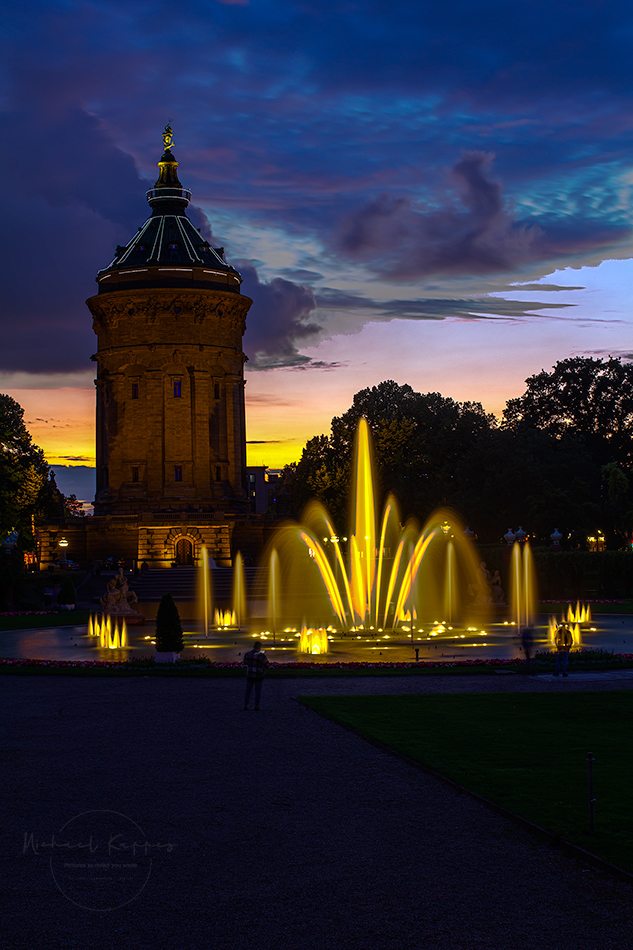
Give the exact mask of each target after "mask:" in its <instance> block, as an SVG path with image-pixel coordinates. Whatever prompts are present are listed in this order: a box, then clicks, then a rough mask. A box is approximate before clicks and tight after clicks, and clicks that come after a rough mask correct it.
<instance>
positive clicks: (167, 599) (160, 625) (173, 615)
mask: <svg viewBox="0 0 633 950" xmlns="http://www.w3.org/2000/svg"><path fill="white" fill-rule="evenodd" d="M184 648H185V644H184V641H183V639H182V623H181V622H180V614H179V613H178V608H177V607H176V604H175V603H174V598H173V597H172V596H171V594H164V595H163V598H162V600H161V602H160V605H159V607H158V611H157V613H156V651H157V652H158V653H180V652H181V650H184Z"/></svg>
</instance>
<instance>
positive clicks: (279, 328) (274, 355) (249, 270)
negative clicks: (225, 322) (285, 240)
mask: <svg viewBox="0 0 633 950" xmlns="http://www.w3.org/2000/svg"><path fill="white" fill-rule="evenodd" d="M235 264H236V266H237V268H238V270H239V271H240V273H241V274H242V277H243V278H244V282H243V284H242V292H243V293H245V294H246V296H248V297H251V298H252V300H253V306H252V307H251V309H250V311H249V314H248V317H247V319H246V334H245V337H244V350H245V352H246V353H247V354H248V356H249V361H250V362H249V369H275V368H277V367H280V366H297V365H300V364H302V363H307V362H309V357H307V356H302V355H301V354H300V353H299V351H298V349H297V345H296V344H297V343H298V342H299V341H305V340H308V339H310V338H315V337H316V336H317V335H318V334H319V332H320V330H321V327H320V326H319V324H317V323H314V322H308V318H309V316H310V314H311V313H312V311H313V310H315V309H316V301H315V299H314V294H313V292H312V290H311V289H310V288H309V287H304V286H302V285H301V284H295V283H294V282H293V281H290V280H285V279H284V278H283V277H275V278H273V280H271V281H260V279H259V276H258V274H257V271H256V269H255V267H254V266H253V264H252V263H251V262H250V261H244V260H242V261H236V262H235Z"/></svg>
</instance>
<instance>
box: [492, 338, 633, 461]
mask: <svg viewBox="0 0 633 950" xmlns="http://www.w3.org/2000/svg"><path fill="white" fill-rule="evenodd" d="M526 385H527V389H526V391H525V393H524V394H523V395H522V396H520V397H519V398H518V399H510V400H509V402H508V404H507V407H506V409H505V410H504V413H503V415H504V425H505V427H507V428H508V429H511V430H513V431H521V430H524V429H540V430H541V431H544V432H548V433H550V434H551V435H553V436H554V437H555V438H557V439H562V438H564V437H566V436H568V435H574V436H576V437H578V438H580V439H582V440H583V442H584V443H585V444H586V446H587V448H588V449H589V451H590V452H591V454H592V456H593V458H594V460H595V461H596V463H597V464H599V465H606V464H607V463H608V462H616V463H618V464H619V465H622V466H625V467H626V468H628V467H629V466H630V465H631V462H632V461H633V364H631V363H622V361H621V360H620V359H614V358H610V359H608V360H601V359H594V358H592V357H582V356H576V357H573V358H571V359H567V360H561V361H559V362H558V363H556V365H555V366H554V369H553V370H552V372H551V373H547V372H545V370H543V371H542V372H541V373H538V375H536V376H530V378H529V379H527V380H526Z"/></svg>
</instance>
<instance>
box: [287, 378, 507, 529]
mask: <svg viewBox="0 0 633 950" xmlns="http://www.w3.org/2000/svg"><path fill="white" fill-rule="evenodd" d="M361 417H364V418H365V419H367V422H368V423H369V427H370V429H371V432H372V436H373V442H374V449H375V461H376V468H377V475H378V487H379V494H381V495H382V496H383V497H384V496H386V494H387V493H388V492H393V493H394V494H396V495H397V496H398V498H399V500H400V503H401V505H402V507H403V514H404V515H405V516H406V515H408V514H415V515H417V516H418V517H421V518H425V517H426V516H427V515H428V514H429V513H430V512H431V511H432V510H433V509H434V508H436V507H437V506H438V505H441V504H448V503H450V502H451V500H452V497H453V494H454V479H455V476H456V473H457V471H458V468H459V465H460V463H461V460H462V459H463V457H464V455H465V454H466V453H467V452H468V451H469V449H470V448H471V447H472V446H473V445H474V444H475V443H476V442H477V441H478V440H479V439H480V438H481V437H482V436H483V435H484V434H485V433H487V432H489V431H490V429H491V428H493V427H494V426H495V424H496V423H495V420H494V417H493V416H490V415H488V414H486V413H485V412H484V410H483V408H482V407H481V405H479V404H478V403H459V402H455V400H453V399H448V398H445V397H444V396H441V395H440V394H439V393H427V394H426V395H422V394H421V393H417V392H415V391H414V390H413V389H412V388H411V386H407V385H405V386H400V385H398V384H397V383H395V382H394V381H393V380H387V381H386V382H383V383H380V384H379V385H378V386H374V387H372V388H371V389H364V390H362V391H361V392H359V393H357V394H356V395H355V396H354V400H353V403H352V406H351V407H350V409H349V410H348V411H347V412H346V413H344V414H343V415H342V416H337V417H335V418H334V419H333V420H332V430H331V434H330V436H324V435H322V436H317V437H316V438H314V439H311V440H310V441H309V442H308V444H307V445H306V447H305V449H304V451H303V455H302V457H301V460H300V461H299V463H298V465H297V467H296V472H294V490H293V498H294V501H295V507H296V509H300V508H301V506H302V504H304V503H305V502H306V501H307V500H308V499H309V498H311V497H316V498H318V499H319V500H320V501H321V502H323V504H324V505H325V506H326V508H328V510H329V511H330V513H331V514H332V516H333V517H334V519H335V521H336V522H337V524H338V527H339V529H341V528H343V527H344V526H345V521H346V514H347V508H348V494H349V486H350V481H351V478H350V475H351V462H352V456H353V445H354V437H355V433H356V427H357V425H358V421H359V419H360V418H361Z"/></svg>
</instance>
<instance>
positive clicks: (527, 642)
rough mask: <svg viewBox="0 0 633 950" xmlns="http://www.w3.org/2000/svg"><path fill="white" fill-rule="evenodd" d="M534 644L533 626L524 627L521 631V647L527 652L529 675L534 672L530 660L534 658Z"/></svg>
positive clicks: (526, 660)
mask: <svg viewBox="0 0 633 950" xmlns="http://www.w3.org/2000/svg"><path fill="white" fill-rule="evenodd" d="M533 646H534V631H533V630H532V627H524V628H523V630H522V631H521V647H522V649H523V652H524V653H525V675H526V676H529V675H530V673H531V672H532V669H531V667H530V660H531V658H532V647H533Z"/></svg>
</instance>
